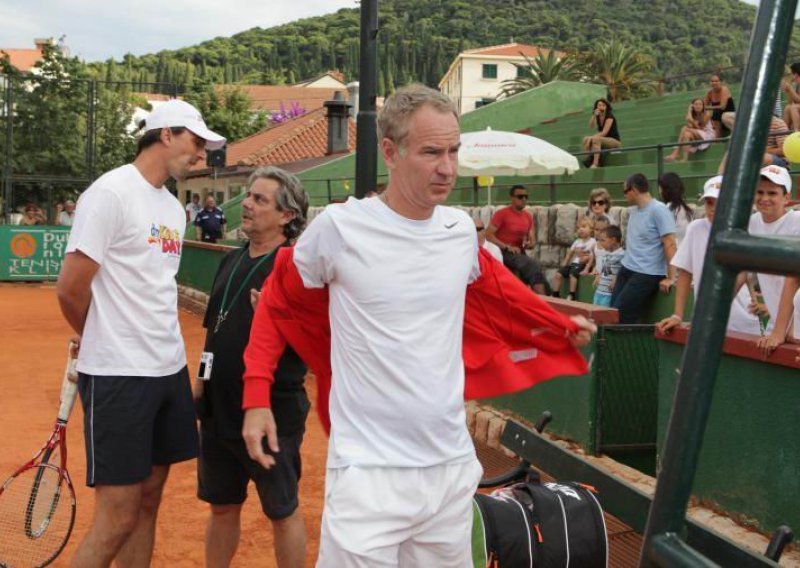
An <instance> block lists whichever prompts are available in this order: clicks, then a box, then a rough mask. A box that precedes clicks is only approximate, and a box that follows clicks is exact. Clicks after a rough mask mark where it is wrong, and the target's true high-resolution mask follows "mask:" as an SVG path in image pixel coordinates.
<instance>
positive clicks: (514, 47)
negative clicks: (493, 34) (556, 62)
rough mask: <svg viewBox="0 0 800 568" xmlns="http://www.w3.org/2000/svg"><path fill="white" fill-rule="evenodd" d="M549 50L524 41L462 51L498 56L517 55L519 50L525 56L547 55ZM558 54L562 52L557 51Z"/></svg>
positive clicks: (560, 54)
mask: <svg viewBox="0 0 800 568" xmlns="http://www.w3.org/2000/svg"><path fill="white" fill-rule="evenodd" d="M550 51H551V50H549V49H547V48H544V47H537V46H535V45H527V44H524V43H504V44H502V45H491V46H489V47H479V48H476V49H468V50H466V51H464V52H463V53H464V54H465V55H466V54H469V55H489V56H491V55H494V56H498V57H513V56H519V54H520V52H521V53H522V54H523V55H525V56H527V57H536V56H537V55H539V53H542V54H543V55H547V54H548V53H549V52H550ZM556 54H557V55H558V56H563V55H564V54H563V53H562V52H560V51H557V52H556Z"/></svg>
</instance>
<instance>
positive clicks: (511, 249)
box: [506, 246, 522, 254]
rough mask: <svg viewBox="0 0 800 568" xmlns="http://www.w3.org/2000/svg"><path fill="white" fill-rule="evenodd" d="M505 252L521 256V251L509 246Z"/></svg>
mask: <svg viewBox="0 0 800 568" xmlns="http://www.w3.org/2000/svg"><path fill="white" fill-rule="evenodd" d="M506 250H507V251H508V252H510V253H513V254H521V253H522V249H520V248H519V247H512V246H509V247H506Z"/></svg>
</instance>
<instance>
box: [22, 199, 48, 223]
mask: <svg viewBox="0 0 800 568" xmlns="http://www.w3.org/2000/svg"><path fill="white" fill-rule="evenodd" d="M19 224H20V225H47V219H46V218H45V216H44V211H42V208H41V207H39V206H38V205H36V204H35V203H28V204H27V205H25V211H24V213H23V215H22V219H20V221H19Z"/></svg>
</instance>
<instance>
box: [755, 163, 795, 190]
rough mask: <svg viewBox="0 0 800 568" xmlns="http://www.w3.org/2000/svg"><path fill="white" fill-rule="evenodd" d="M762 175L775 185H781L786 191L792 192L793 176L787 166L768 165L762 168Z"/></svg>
mask: <svg viewBox="0 0 800 568" xmlns="http://www.w3.org/2000/svg"><path fill="white" fill-rule="evenodd" d="M760 175H761V177H763V178H767V179H768V180H769V181H771V182H772V183H774V184H775V185H780V186H782V187H783V190H784V191H785V192H786V193H792V176H790V175H789V172H788V171H787V170H786V168H782V167H780V166H767V167H765V168H761V172H760Z"/></svg>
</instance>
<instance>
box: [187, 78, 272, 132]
mask: <svg viewBox="0 0 800 568" xmlns="http://www.w3.org/2000/svg"><path fill="white" fill-rule="evenodd" d="M186 101H187V102H189V103H191V104H193V105H194V106H195V107H197V109H198V110H199V111H200V114H202V115H203V118H204V119H205V121H206V124H207V125H208V127H209V128H210V129H211V130H213V131H214V132H218V133H219V134H221V135H222V136H224V137H225V138H227V139H228V142H234V141H236V140H240V139H242V138H245V137H247V136H250V135H251V134H255V133H256V132H258V131H259V130H261V129H262V128H264V127H265V126H266V124H267V116H266V114H265V113H263V112H259V113H253V112H252V111H251V110H250V98H249V97H248V96H247V93H245V92H244V91H243V90H242V89H241V88H239V87H226V88H224V89H223V90H221V91H220V90H217V89H216V88H215V87H214V85H213V84H212V83H211V82H209V81H201V80H199V79H195V82H194V85H193V86H192V88H191V89H190V90H189V92H188V93H187V94H186Z"/></svg>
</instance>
